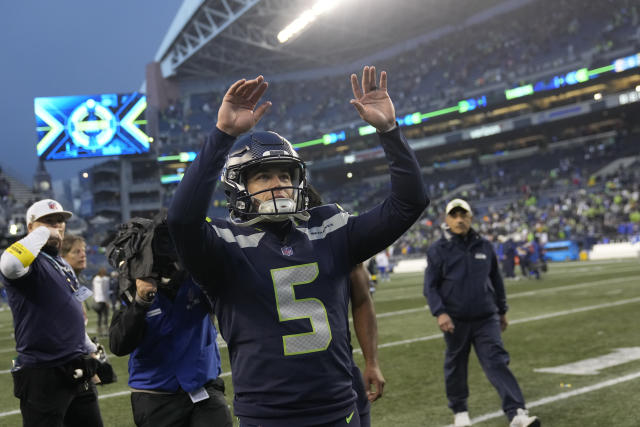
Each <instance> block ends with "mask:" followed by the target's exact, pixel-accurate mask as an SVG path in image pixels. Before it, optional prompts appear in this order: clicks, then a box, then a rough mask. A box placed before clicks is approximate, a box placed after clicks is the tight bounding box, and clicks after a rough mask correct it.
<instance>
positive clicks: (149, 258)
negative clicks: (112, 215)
mask: <svg viewBox="0 0 640 427" xmlns="http://www.w3.org/2000/svg"><path fill="white" fill-rule="evenodd" d="M107 260H108V261H109V264H110V265H111V266H112V267H113V268H115V269H116V270H117V271H118V273H119V276H118V280H119V290H120V297H121V299H123V300H124V301H125V302H127V303H131V302H132V301H133V299H134V297H135V289H136V279H140V278H149V277H151V278H154V279H156V280H157V282H158V284H159V286H162V285H163V284H165V285H166V284H167V283H169V284H171V283H172V282H174V281H173V280H171V279H173V278H174V277H175V276H176V275H177V274H178V273H180V272H181V267H180V264H179V262H178V255H177V253H176V251H175V246H174V244H173V241H172V240H171V236H170V235H169V228H168V226H167V221H166V213H165V212H161V213H160V214H159V215H158V216H156V217H155V218H154V219H146V218H132V219H131V220H129V221H127V222H125V223H123V224H120V225H119V226H118V229H117V231H116V234H115V237H114V238H113V239H112V240H111V242H110V243H109V244H108V245H107Z"/></svg>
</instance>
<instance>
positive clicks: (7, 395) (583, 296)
mask: <svg viewBox="0 0 640 427" xmlns="http://www.w3.org/2000/svg"><path fill="white" fill-rule="evenodd" d="M507 295H508V297H509V298H508V300H509V305H510V310H509V313H508V317H509V320H510V321H511V322H512V323H511V325H510V326H509V328H508V329H507V331H506V332H505V334H504V341H505V346H506V348H507V350H508V351H509V352H510V354H511V368H512V370H513V372H514V373H515V375H516V377H517V378H518V380H519V382H520V386H521V387H522V390H523V392H524V395H525V397H526V399H527V402H528V403H529V404H530V405H533V407H532V408H531V412H532V413H533V414H535V415H538V416H539V417H541V419H542V420H543V425H544V426H545V427H547V426H560V427H564V426H594V427H596V426H598V427H599V426H605V425H607V426H609V425H615V426H618V427H624V426H628V427H635V426H638V425H640V413H639V412H638V409H637V403H636V401H637V395H638V392H640V377H639V378H635V379H632V380H629V381H625V382H619V383H617V384H611V385H608V386H606V387H601V388H598V389H595V390H593V391H588V392H585V391H586V390H587V389H586V387H592V388H594V386H597V385H598V384H601V383H603V382H604V381H609V380H611V381H615V380H616V379H618V378H621V377H624V376H625V375H632V374H636V373H640V360H636V361H632V362H628V363H625V364H622V365H617V366H613V367H610V368H606V369H603V370H601V371H600V373H599V374H597V375H589V376H578V375H567V374H549V373H537V372H535V371H534V369H535V368H541V367H551V366H557V365H562V364H566V363H571V362H576V361H579V360H582V359H586V358H590V357H598V356H603V355H606V354H609V353H610V352H612V351H613V350H614V349H616V348H620V347H637V346H640V326H639V325H640V315H639V314H638V313H640V263H638V261H637V260H632V261H615V262H598V263H596V262H583V263H567V264H552V265H551V266H550V272H549V273H548V274H547V275H546V276H545V277H544V279H543V280H541V281H536V280H521V281H517V282H516V281H509V282H507ZM375 303H376V310H377V312H378V315H382V316H380V317H379V318H378V329H379V342H380V344H381V345H384V347H382V348H380V349H379V358H380V361H381V365H382V370H383V373H384V376H385V379H386V381H387V385H386V387H385V393H384V397H383V398H382V399H380V400H379V401H378V402H376V403H375V404H374V405H373V408H372V424H373V425H374V426H376V427H387V426H416V427H422V426H444V425H448V424H450V423H451V422H452V419H453V417H452V415H451V412H450V411H449V409H448V408H447V402H446V398H445V394H444V379H443V372H442V363H443V358H444V356H443V353H444V342H443V340H442V338H441V336H440V333H439V330H438V328H437V325H436V322H435V319H434V318H433V317H432V316H431V315H430V314H429V312H428V310H427V308H426V306H425V299H424V297H423V296H422V274H402V275H393V276H392V280H391V282H387V283H384V284H382V285H381V286H380V287H379V289H378V291H377V292H376V294H375ZM95 321H96V319H95V313H91V315H90V322H89V329H90V330H91V329H92V325H93V327H94V328H95ZM12 332H13V329H12V325H11V316H10V313H9V311H2V312H0V371H2V373H0V426H19V425H21V419H20V415H19V414H16V415H4V413H6V412H9V411H16V410H17V409H18V400H17V399H16V398H14V397H13V395H12V381H11V375H10V374H8V373H4V371H6V370H8V369H9V366H10V363H11V359H12V358H13V357H14V356H15V350H14V341H13V338H12V336H11V333H12ZM404 340H412V341H410V342H409V343H399V342H400V341H404ZM354 342H357V341H355V339H354ZM221 353H222V359H223V370H224V372H227V373H228V372H229V362H228V352H227V349H226V348H222V349H221ZM354 357H355V360H356V362H357V363H358V364H359V365H360V366H362V364H363V359H362V356H361V355H360V354H359V353H358V352H356V354H355V356H354ZM111 362H112V363H113V365H114V367H115V369H116V372H117V373H118V377H119V381H118V382H117V383H116V384H111V385H108V386H104V387H99V392H100V395H101V396H103V397H104V398H103V399H101V400H100V407H101V411H102V415H103V418H104V420H105V425H107V426H130V425H133V421H132V418H131V408H130V403H129V395H128V393H125V394H124V395H122V396H113V394H114V393H118V392H126V391H127V385H126V379H127V358H126V357H124V358H117V357H111ZM225 382H226V384H227V399H228V401H229V402H231V401H232V396H233V390H232V386H231V378H230V377H229V376H226V377H225ZM561 384H562V385H561ZM568 384H570V385H571V387H568ZM469 386H470V391H471V396H470V399H469V411H470V415H471V417H472V418H474V417H480V416H483V415H485V414H492V413H495V412H497V411H499V410H500V400H499V398H498V395H497V393H496V392H495V390H494V389H493V388H492V387H491V385H490V384H489V382H488V381H487V379H486V378H485V376H484V374H483V372H482V370H481V368H480V366H479V364H478V362H477V359H476V358H475V355H472V357H471V362H470V367H469ZM571 391H574V392H576V391H577V392H580V393H579V394H576V395H573V396H569V397H565V395H563V393H565V394H566V393H567V392H571ZM487 418H488V419H486V420H485V421H482V422H477V423H474V425H481V426H486V427H491V426H505V425H506V424H507V423H506V419H505V418H504V417H503V416H498V417H493V418H491V417H487Z"/></svg>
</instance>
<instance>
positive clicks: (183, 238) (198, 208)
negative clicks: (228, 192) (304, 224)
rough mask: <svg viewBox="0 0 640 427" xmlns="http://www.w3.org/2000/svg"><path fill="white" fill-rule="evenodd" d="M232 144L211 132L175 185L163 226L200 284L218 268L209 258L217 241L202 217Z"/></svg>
mask: <svg viewBox="0 0 640 427" xmlns="http://www.w3.org/2000/svg"><path fill="white" fill-rule="evenodd" d="M234 141H235V137H233V136H231V135H227V134H226V133H224V132H222V131H220V130H218V129H217V128H216V129H214V130H213V132H211V134H210V135H209V136H208V137H207V139H206V141H205V142H204V144H203V146H202V149H201V150H200V153H199V154H198V156H197V157H196V159H195V160H194V161H193V163H192V164H191V166H189V168H188V169H187V171H186V173H185V175H184V177H183V178H182V181H181V182H180V184H179V185H178V188H177V189H176V192H175V195H174V196H173V200H172V202H171V206H170V207H169V213H168V218H167V223H168V225H169V232H170V233H171V238H172V239H173V242H174V243H175V245H176V251H177V253H178V256H179V257H180V261H181V262H182V263H183V265H184V266H185V268H186V269H187V270H188V271H189V272H190V273H191V274H192V276H193V277H194V279H195V280H196V281H198V282H199V283H202V284H205V283H206V284H210V282H209V281H208V280H207V279H208V278H209V277H215V272H216V269H217V267H219V266H220V264H221V259H217V258H215V257H213V258H212V257H211V254H212V253H216V252H215V247H216V244H217V240H219V238H218V237H217V236H216V233H215V232H214V230H213V228H212V227H211V226H210V225H209V224H208V223H207V221H206V215H207V208H208V207H209V203H210V201H211V196H212V195H213V191H214V189H215V185H216V181H217V180H218V178H219V176H220V171H221V169H222V167H223V165H224V162H225V159H226V155H227V153H228V152H229V149H230V148H231V146H232V144H233V142H234ZM218 253H219V252H218ZM209 291H211V289H210V288H209Z"/></svg>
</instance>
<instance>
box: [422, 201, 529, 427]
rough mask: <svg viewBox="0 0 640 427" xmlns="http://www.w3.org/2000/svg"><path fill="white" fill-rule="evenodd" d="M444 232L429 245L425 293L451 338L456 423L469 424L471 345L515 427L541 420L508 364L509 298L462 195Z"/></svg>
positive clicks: (448, 358)
mask: <svg viewBox="0 0 640 427" xmlns="http://www.w3.org/2000/svg"><path fill="white" fill-rule="evenodd" d="M445 215H446V216H445V222H446V225H447V228H446V229H445V230H444V236H443V237H442V238H441V239H439V240H438V241H436V242H435V243H434V244H432V245H431V246H430V247H429V249H428V250H427V269H426V272H425V278H424V295H425V296H426V297H427V300H428V302H429V308H430V310H431V313H432V314H433V315H434V316H435V317H436V318H437V319H438V326H439V327H440V329H441V330H442V332H443V333H444V339H445V341H446V344H447V350H446V354H445V362H444V375H445V385H446V391H447V398H448V400H449V407H450V408H451V409H452V410H453V412H454V414H455V417H454V425H455V426H456V427H458V426H470V425H471V421H470V419H469V414H468V411H467V398H468V397H469V388H468V385H467V368H468V362H469V352H470V349H471V345H472V344H473V347H474V348H475V351H476V354H477V355H478V360H479V361H480V364H481V365H482V368H483V370H484V372H485V374H486V375H487V378H488V379H489V381H490V382H491V384H493V386H494V387H495V388H496V390H497V391H498V394H499V395H500V398H501V399H502V409H503V410H504V413H505V414H506V416H507V417H508V418H509V420H510V422H511V423H510V426H511V427H520V426H539V425H540V421H539V420H538V419H537V417H532V416H529V415H528V412H527V410H526V409H525V402H524V397H523V396H522V392H521V391H520V387H519V385H518V382H517V381H516V378H515V377H514V375H513V373H512V372H511V370H510V369H509V366H508V364H509V353H507V351H506V350H505V349H504V346H503V344H502V338H501V336H500V335H501V331H504V330H505V329H506V327H507V325H508V322H507V316H506V313H507V309H508V307H507V298H506V295H505V290H504V283H503V281H502V277H501V276H500V271H499V269H498V261H497V257H496V254H495V252H494V250H493V246H492V245H491V243H490V242H489V241H488V240H486V239H484V238H482V237H481V236H480V235H479V234H478V233H477V232H476V231H475V230H473V229H472V228H471V219H472V211H471V207H470V206H469V204H468V203H467V202H466V201H464V200H462V199H454V200H452V201H451V202H449V204H448V205H447V207H446V209H445Z"/></svg>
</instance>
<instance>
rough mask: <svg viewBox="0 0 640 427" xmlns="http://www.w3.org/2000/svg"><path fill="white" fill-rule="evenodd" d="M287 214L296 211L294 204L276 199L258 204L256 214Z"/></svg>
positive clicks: (283, 199)
mask: <svg viewBox="0 0 640 427" xmlns="http://www.w3.org/2000/svg"><path fill="white" fill-rule="evenodd" d="M276 208H277V212H278V214H288V213H292V212H295V211H296V202H294V201H293V200H292V199H288V198H278V199H273V200H266V201H264V202H262V203H260V206H259V207H258V213H261V214H274V213H276Z"/></svg>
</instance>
